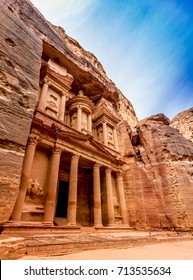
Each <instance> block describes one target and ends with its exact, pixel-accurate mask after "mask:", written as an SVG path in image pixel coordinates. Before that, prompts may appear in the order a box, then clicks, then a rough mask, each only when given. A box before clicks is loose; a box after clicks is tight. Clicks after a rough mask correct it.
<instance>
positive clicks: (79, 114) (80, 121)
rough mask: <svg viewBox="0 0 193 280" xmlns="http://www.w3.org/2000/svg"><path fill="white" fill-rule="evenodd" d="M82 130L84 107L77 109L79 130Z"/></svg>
mask: <svg viewBox="0 0 193 280" xmlns="http://www.w3.org/2000/svg"><path fill="white" fill-rule="evenodd" d="M81 128H82V107H81V106H78V108H77V130H79V131H81Z"/></svg>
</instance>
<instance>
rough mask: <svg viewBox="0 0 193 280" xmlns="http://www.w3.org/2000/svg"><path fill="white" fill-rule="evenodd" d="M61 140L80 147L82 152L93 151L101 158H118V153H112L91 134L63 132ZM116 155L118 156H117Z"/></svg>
mask: <svg viewBox="0 0 193 280" xmlns="http://www.w3.org/2000/svg"><path fill="white" fill-rule="evenodd" d="M60 138H62V139H63V140H66V141H67V142H68V143H72V144H73V145H76V146H77V147H80V148H81V149H82V150H86V151H88V150H89V151H92V153H95V154H100V155H101V156H103V155H104V156H107V157H111V158H112V157H113V159H115V158H116V156H117V155H116V151H115V152H114V153H111V152H110V151H108V150H107V149H106V147H105V146H104V145H103V144H102V143H100V142H99V141H97V140H95V139H94V138H93V136H92V135H90V134H85V135H84V134H82V133H78V132H77V133H76V132H69V131H65V132H64V131H63V132H62V133H60ZM115 155H116V156H115Z"/></svg>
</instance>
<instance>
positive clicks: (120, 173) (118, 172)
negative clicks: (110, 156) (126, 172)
mask: <svg viewBox="0 0 193 280" xmlns="http://www.w3.org/2000/svg"><path fill="white" fill-rule="evenodd" d="M116 175H117V178H118V177H123V171H122V170H118V171H117V172H116Z"/></svg>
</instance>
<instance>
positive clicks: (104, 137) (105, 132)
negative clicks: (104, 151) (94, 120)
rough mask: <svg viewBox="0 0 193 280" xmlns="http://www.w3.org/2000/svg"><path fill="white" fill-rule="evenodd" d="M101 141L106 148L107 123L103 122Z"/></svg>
mask: <svg viewBox="0 0 193 280" xmlns="http://www.w3.org/2000/svg"><path fill="white" fill-rule="evenodd" d="M103 141H104V144H105V145H107V146H108V138H107V123H106V121H105V120H104V121H103Z"/></svg>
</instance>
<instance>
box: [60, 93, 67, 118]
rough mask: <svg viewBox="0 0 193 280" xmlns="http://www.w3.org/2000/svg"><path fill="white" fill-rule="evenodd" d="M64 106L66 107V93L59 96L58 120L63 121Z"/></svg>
mask: <svg viewBox="0 0 193 280" xmlns="http://www.w3.org/2000/svg"><path fill="white" fill-rule="evenodd" d="M65 107H66V95H65V94H63V95H62V97H61V102H60V110H59V116H58V118H59V121H61V122H64V113H65Z"/></svg>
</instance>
